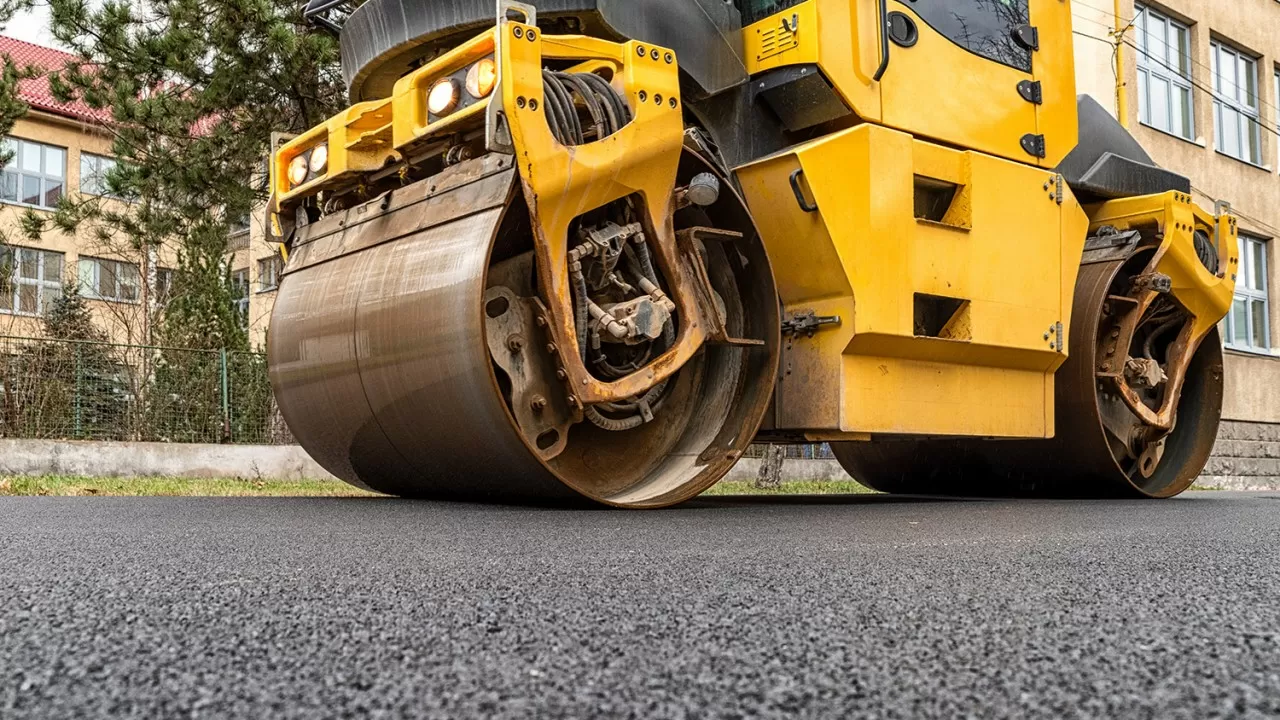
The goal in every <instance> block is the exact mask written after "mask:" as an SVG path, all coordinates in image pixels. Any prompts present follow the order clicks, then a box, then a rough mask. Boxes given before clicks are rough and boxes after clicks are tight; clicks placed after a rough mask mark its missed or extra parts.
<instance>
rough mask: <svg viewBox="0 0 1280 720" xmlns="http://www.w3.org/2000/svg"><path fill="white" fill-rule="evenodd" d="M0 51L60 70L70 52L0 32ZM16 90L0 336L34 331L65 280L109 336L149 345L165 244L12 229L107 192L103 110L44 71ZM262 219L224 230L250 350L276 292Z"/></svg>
mask: <svg viewBox="0 0 1280 720" xmlns="http://www.w3.org/2000/svg"><path fill="white" fill-rule="evenodd" d="M0 54H3V55H8V56H9V57H11V58H13V60H14V62H15V63H16V64H17V65H18V66H19V67H25V66H35V67H38V68H44V69H50V70H52V69H60V68H62V67H64V66H65V65H66V64H67V62H68V61H72V60H74V57H73V56H71V55H69V54H67V53H64V52H62V51H59V50H55V49H52V48H47V47H41V46H39V45H33V44H31V43H28V42H24V41H22V40H17V39H14V38H9V37H4V36H0ZM19 94H20V96H21V97H22V99H23V100H24V101H26V103H27V104H28V105H30V107H31V110H30V112H29V113H27V115H25V116H24V117H23V118H21V119H19V120H18V122H17V124H15V126H14V128H13V130H12V132H11V133H10V135H9V137H8V138H5V140H4V142H5V143H6V145H7V147H8V148H9V149H10V150H11V151H13V153H14V157H13V159H12V160H11V161H10V162H9V164H8V165H7V166H6V167H5V168H4V170H3V173H2V174H0V231H3V232H4V234H5V237H6V238H7V240H8V241H9V243H10V244H9V246H8V247H7V248H4V249H0V272H4V271H7V282H4V283H0V286H3V288H2V290H3V291H0V335H4V336H19V337H33V336H38V335H39V334H40V326H41V323H40V318H41V315H42V314H43V313H44V312H45V310H46V308H47V307H48V305H49V303H50V302H51V301H52V299H53V298H54V297H56V296H57V295H59V294H60V293H61V292H62V291H63V287H64V286H65V285H66V283H68V282H76V283H78V285H79V288H80V293H81V294H82V295H84V296H85V297H86V298H88V299H89V300H90V305H91V308H92V311H93V313H94V317H95V319H96V320H97V321H98V323H99V324H100V325H101V326H102V328H103V329H104V330H105V331H106V332H107V334H108V336H109V337H110V338H111V339H112V340H115V341H117V342H122V343H131V344H144V345H145V344H151V342H152V330H153V327H154V325H155V322H156V318H157V314H158V313H159V312H160V310H161V309H162V308H163V306H164V301H165V299H166V296H167V294H168V290H169V288H170V287H171V284H172V279H173V270H172V269H173V267H175V266H176V263H177V258H176V256H175V255H174V253H173V252H172V250H171V249H169V248H158V249H152V250H149V251H145V252H144V251H140V250H138V249H136V248H133V247H131V246H130V245H129V243H128V242H127V241H125V240H123V239H122V240H120V241H118V242H117V241H114V240H110V239H108V240H103V239H100V238H97V237H95V234H94V233H93V232H91V231H90V230H88V229H83V230H81V231H80V232H78V233H76V234H74V235H67V234H65V233H62V232H60V231H58V230H50V231H48V232H46V233H44V235H43V236H42V237H41V238H40V240H39V242H31V241H28V240H26V239H25V238H24V237H23V236H22V233H21V232H20V230H19V219H20V217H21V216H22V214H23V212H24V211H26V210H28V209H32V210H35V211H36V212H37V213H51V212H52V209H53V208H54V207H55V206H56V205H57V202H58V200H59V199H60V198H61V197H63V196H64V195H67V194H70V193H79V194H82V195H85V194H87V195H93V196H98V197H101V198H102V199H103V202H122V201H120V200H115V199H113V198H111V197H110V196H109V191H108V189H107V187H106V183H105V182H104V178H105V175H106V173H107V171H108V170H110V168H112V167H113V166H114V164H115V160H114V159H113V158H112V157H111V146H112V134H111V131H110V124H109V122H110V119H111V116H110V113H109V112H108V111H105V110H95V109H93V108H91V107H89V106H88V105H85V104H84V103H81V102H71V103H61V102H58V101H57V100H56V99H55V98H54V97H53V95H52V94H51V93H50V91H49V83H48V80H47V79H45V78H33V79H30V80H26V81H23V82H22V83H21V85H20V88H19ZM262 230H263V227H262V218H260V217H255V218H252V219H250V218H246V219H244V221H243V222H241V223H240V224H239V226H238V227H237V228H235V229H233V233H232V237H231V238H230V244H229V252H228V258H227V259H228V265H229V267H230V269H231V272H232V277H233V280H234V281H235V284H236V287H237V289H238V290H239V291H240V293H241V294H240V296H239V298H238V299H237V306H238V308H239V309H240V310H241V313H242V316H243V318H244V321H245V324H246V326H247V327H248V328H249V331H250V335H249V341H250V345H251V346H252V347H258V346H260V345H262V344H263V343H264V342H265V339H266V326H267V320H268V318H269V316H270V314H271V307H272V304H273V303H274V299H275V292H274V291H275V286H276V282H277V279H278V277H279V262H278V260H275V259H274V257H275V249H274V247H273V246H271V245H269V244H267V243H266V242H265V241H264V239H263V238H264V235H263V232H262Z"/></svg>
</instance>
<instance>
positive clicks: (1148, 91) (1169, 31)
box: [1134, 5, 1196, 140]
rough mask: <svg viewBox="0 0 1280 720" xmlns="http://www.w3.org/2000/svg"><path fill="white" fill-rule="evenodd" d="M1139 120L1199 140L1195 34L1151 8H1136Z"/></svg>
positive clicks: (1139, 6)
mask: <svg viewBox="0 0 1280 720" xmlns="http://www.w3.org/2000/svg"><path fill="white" fill-rule="evenodd" d="M1136 9H1137V14H1136V16H1135V19H1134V24H1135V25H1136V26H1137V28H1138V37H1137V40H1138V117H1139V118H1140V119H1141V120H1142V122H1143V124H1145V125H1150V126H1151V127H1153V128H1155V129H1157V130H1163V131H1164V132H1167V133H1170V134H1172V135H1177V136H1178V137H1180V138H1183V139H1186V140H1194V139H1195V135H1196V132H1195V120H1194V117H1195V112H1194V110H1193V108H1192V97H1193V95H1192V92H1191V40H1190V38H1191V32H1190V30H1188V29H1187V26H1186V25H1183V24H1182V23H1180V22H1178V21H1176V20H1174V19H1172V18H1169V17H1166V16H1164V15H1161V14H1160V13H1158V12H1156V11H1154V10H1152V9H1151V8H1147V7H1143V6H1141V5H1138V6H1136Z"/></svg>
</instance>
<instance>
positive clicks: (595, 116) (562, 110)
mask: <svg viewBox="0 0 1280 720" xmlns="http://www.w3.org/2000/svg"><path fill="white" fill-rule="evenodd" d="M542 85H543V87H544V89H545V91H546V92H545V93H544V94H545V96H546V97H545V100H544V102H543V105H544V106H545V107H546V112H547V125H549V126H550V127H551V134H552V135H554V136H555V138H556V141H557V142H559V143H560V144H561V145H583V144H585V143H587V142H591V141H595V140H602V139H604V138H607V137H609V136H610V135H612V134H614V133H616V132H618V131H619V130H621V129H622V127H623V126H624V125H626V124H627V123H629V122H631V117H632V116H631V107H630V106H629V105H627V101H626V100H624V99H623V97H622V95H621V94H619V93H618V91H617V90H615V89H613V86H612V85H610V84H609V83H608V82H607V81H605V79H604V78H602V77H600V76H599V75H596V74H595V73H563V72H553V71H551V70H543V71H542ZM579 101H581V103H582V107H583V108H585V109H586V111H587V115H589V116H590V118H591V123H590V125H589V126H586V127H584V126H583V124H582V123H583V118H582V117H581V116H580V115H579V113H578V102H579Z"/></svg>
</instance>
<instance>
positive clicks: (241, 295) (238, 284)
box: [231, 268, 249, 327]
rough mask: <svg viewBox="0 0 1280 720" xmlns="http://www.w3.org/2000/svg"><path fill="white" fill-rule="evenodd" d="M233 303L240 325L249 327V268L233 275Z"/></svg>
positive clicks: (237, 271)
mask: <svg viewBox="0 0 1280 720" xmlns="http://www.w3.org/2000/svg"><path fill="white" fill-rule="evenodd" d="M231 301H232V303H233V304H234V305H235V307H236V312H237V313H238V314H239V315H240V324H241V325H243V326H245V327H248V325H249V268H245V269H243V270H236V271H234V272H232V273H231Z"/></svg>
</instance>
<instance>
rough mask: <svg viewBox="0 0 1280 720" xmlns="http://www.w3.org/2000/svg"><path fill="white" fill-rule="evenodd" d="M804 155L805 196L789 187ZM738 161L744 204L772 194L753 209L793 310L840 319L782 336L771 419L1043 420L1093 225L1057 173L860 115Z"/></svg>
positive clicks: (967, 423)
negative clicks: (933, 213) (853, 123)
mask: <svg viewBox="0 0 1280 720" xmlns="http://www.w3.org/2000/svg"><path fill="white" fill-rule="evenodd" d="M796 172H800V175H799V176H798V177H799V178H802V179H803V181H804V182H805V183H806V184H807V189H806V190H804V192H806V193H812V199H813V204H815V205H816V206H817V210H816V211H815V212H806V211H805V210H804V209H802V208H801V207H800V205H799V203H798V202H797V200H796V199H795V197H794V193H793V189H792V188H791V187H790V183H789V181H788V180H789V178H790V177H791V176H792V174H793V173H796ZM738 177H739V179H740V181H741V182H742V186H743V189H744V191H745V193H746V196H747V200H748V203H749V204H750V205H751V206H752V207H768V208H770V209H771V210H770V211H769V212H766V213H758V214H757V215H756V223H757V224H758V225H759V227H760V231H761V233H762V234H763V236H764V238H765V240H766V246H767V247H768V249H769V257H770V259H771V260H772V262H773V268H774V274H775V276H776V277H777V278H778V290H779V294H780V296H781V299H782V303H783V307H784V311H785V314H786V315H787V316H790V317H802V316H804V315H806V314H809V313H813V314H816V315H818V316H825V317H838V318H839V319H840V321H839V322H838V323H832V324H831V325H829V326H827V327H825V328H820V329H819V330H818V331H817V332H814V333H813V334H812V335H807V334H803V333H798V334H794V335H791V336H789V338H788V340H787V342H786V344H785V345H784V351H783V357H782V370H781V372H780V375H779V378H778V391H777V404H776V417H775V422H776V425H777V427H778V428H782V429H795V430H803V431H804V432H805V433H806V434H807V435H809V436H810V437H814V438H821V439H836V438H838V437H840V436H841V435H842V434H880V433H891V434H928V435H977V436H997V437H1049V436H1051V435H1052V434H1053V429H1054V428H1053V417H1054V413H1053V374H1054V371H1055V370H1057V369H1058V367H1059V366H1060V365H1061V364H1062V362H1063V360H1065V358H1066V353H1067V348H1066V347H1065V342H1064V337H1065V334H1064V332H1063V328H1066V327H1069V326H1070V322H1071V317H1070V314H1071V294H1072V289H1073V288H1074V286H1075V281H1076V272H1077V269H1078V266H1079V261H1080V255H1081V251H1082V249H1083V246H1084V240H1085V236H1086V233H1087V230H1088V226H1089V221H1088V218H1087V217H1086V215H1085V213H1084V211H1083V210H1082V209H1081V207H1080V205H1079V204H1078V203H1077V202H1076V201H1075V198H1074V197H1072V195H1071V192H1070V191H1069V190H1068V189H1066V188H1064V187H1061V184H1060V183H1061V180H1060V178H1058V176H1056V175H1055V174H1054V173H1052V172H1050V171H1046V170H1043V169H1040V168H1036V167H1032V166H1029V165H1023V164H1019V163H1014V162H1011V161H1008V160H1003V159H1000V158H995V157H992V156H989V155H984V154H981V153H977V152H972V151H960V150H953V149H950V148H945V147H942V146H940V145H936V144H932V143H929V142H925V141H922V140H917V139H914V138H912V137H911V136H910V135H908V134H906V133H903V132H899V131H897V130H891V129H888V128H884V127H879V126H875V125H861V126H858V127H855V128H851V129H849V130H845V131H841V132H838V133H835V134H833V135H830V136H828V137H824V138H821V139H819V140H814V141H812V142H809V143H805V144H803V145H800V146H797V147H795V148H792V149H790V150H787V151H786V152H783V153H779V154H777V155H775V156H772V157H769V158H765V159H763V160H760V161H757V162H754V163H751V164H749V165H747V166H745V167H742V168H739V169H738ZM934 188H944V192H945V193H950V192H952V191H953V192H954V194H953V195H952V196H951V198H952V199H951V200H950V201H949V202H947V203H946V207H945V209H942V208H939V210H938V212H937V217H938V219H936V220H933V219H928V218H924V217H919V216H918V215H919V214H918V213H917V201H918V200H922V199H923V198H922V195H924V194H925V193H927V192H928V191H929V190H931V189H934ZM945 197H946V194H944V199H945ZM940 311H941V312H945V313H947V315H946V317H941V318H936V317H930V316H931V315H936V313H937V312H940ZM930 323H932V324H933V325H934V327H933V328H932V329H931V328H929V327H924V325H928V324H930Z"/></svg>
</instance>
